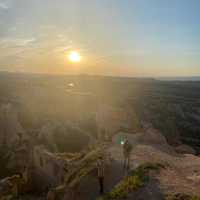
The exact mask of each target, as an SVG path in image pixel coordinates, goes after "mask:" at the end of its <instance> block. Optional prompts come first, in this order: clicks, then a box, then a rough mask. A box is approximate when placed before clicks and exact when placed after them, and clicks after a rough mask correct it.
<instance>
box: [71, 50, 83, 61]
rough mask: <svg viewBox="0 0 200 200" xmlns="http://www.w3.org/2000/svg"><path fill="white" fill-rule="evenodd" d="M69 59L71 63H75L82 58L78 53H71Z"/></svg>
mask: <svg viewBox="0 0 200 200" xmlns="http://www.w3.org/2000/svg"><path fill="white" fill-rule="evenodd" d="M68 58H69V60H70V62H74V63H77V62H80V61H81V56H80V54H79V53H78V52H76V51H71V52H70V53H69V55H68Z"/></svg>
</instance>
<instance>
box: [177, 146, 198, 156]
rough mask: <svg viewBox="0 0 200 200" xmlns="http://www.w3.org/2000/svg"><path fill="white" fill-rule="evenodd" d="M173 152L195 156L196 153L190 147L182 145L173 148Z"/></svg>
mask: <svg viewBox="0 0 200 200" xmlns="http://www.w3.org/2000/svg"><path fill="white" fill-rule="evenodd" d="M175 151H176V152H177V153H182V154H193V155H195V154H196V151H195V150H194V149H193V148H192V147H190V146H188V145H186V144H182V145H179V146H177V147H175Z"/></svg>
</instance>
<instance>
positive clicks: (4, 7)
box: [0, 1, 10, 10]
mask: <svg viewBox="0 0 200 200" xmlns="http://www.w3.org/2000/svg"><path fill="white" fill-rule="evenodd" d="M9 8H10V5H9V3H8V2H6V1H0V9H2V10H7V9H9Z"/></svg>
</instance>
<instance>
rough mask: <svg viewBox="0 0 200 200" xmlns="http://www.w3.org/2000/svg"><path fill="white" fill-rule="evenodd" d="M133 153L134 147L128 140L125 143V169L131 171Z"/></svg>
mask: <svg viewBox="0 0 200 200" xmlns="http://www.w3.org/2000/svg"><path fill="white" fill-rule="evenodd" d="M131 151H132V145H131V144H130V142H129V141H128V140H127V139H126V140H125V141H124V142H123V155H124V169H127V170H128V169H129V167H130V155H131Z"/></svg>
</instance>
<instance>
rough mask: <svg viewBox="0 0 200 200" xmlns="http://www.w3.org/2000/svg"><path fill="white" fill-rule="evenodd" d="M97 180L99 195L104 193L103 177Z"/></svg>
mask: <svg viewBox="0 0 200 200" xmlns="http://www.w3.org/2000/svg"><path fill="white" fill-rule="evenodd" d="M98 178H99V193H100V194H103V193H104V177H98Z"/></svg>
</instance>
